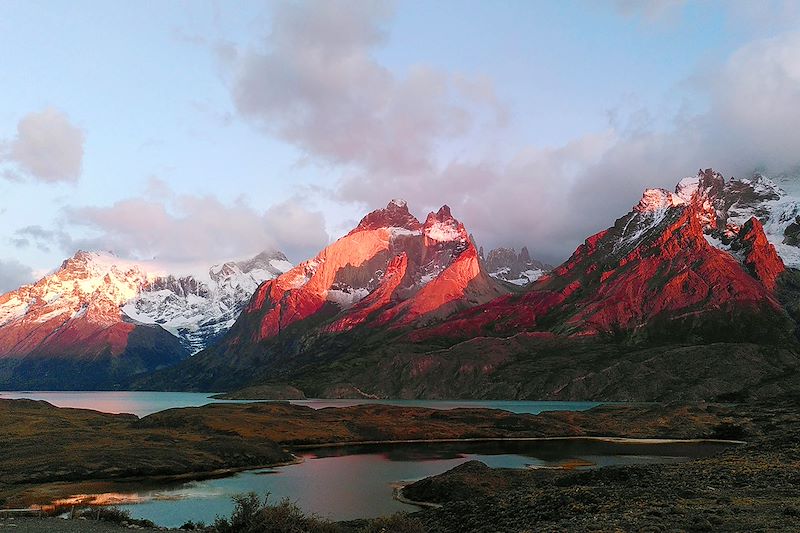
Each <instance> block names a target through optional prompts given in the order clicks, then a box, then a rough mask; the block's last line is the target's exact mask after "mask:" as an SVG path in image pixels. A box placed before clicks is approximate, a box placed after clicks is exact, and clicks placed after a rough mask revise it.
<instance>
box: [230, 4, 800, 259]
mask: <svg viewBox="0 0 800 533" xmlns="http://www.w3.org/2000/svg"><path fill="white" fill-rule="evenodd" d="M682 5H683V2H681V1H669V0H665V1H656V2H650V3H646V4H641V5H640V4H638V3H630V2H619V3H618V8H619V9H620V10H622V11H623V12H629V13H631V14H632V15H633V16H643V17H645V18H657V17H659V16H661V15H662V14H664V13H668V12H674V11H675V10H676V9H677V10H679V9H680V8H681V7H682ZM369 6H370V8H369V9H363V10H361V9H356V8H355V7H354V6H353V4H350V3H344V2H325V3H322V4H318V3H314V4H312V3H310V2H296V3H286V4H280V5H278V6H277V12H276V13H275V17H274V22H273V25H272V29H271V32H270V33H269V34H268V35H267V36H266V37H265V39H264V42H263V43H260V44H259V45H258V46H256V47H254V48H253V49H250V50H245V51H241V50H238V51H233V52H232V53H231V55H230V57H231V60H230V61H231V63H230V66H231V69H232V72H233V76H232V81H231V84H230V92H231V97H232V99H233V101H234V103H235V105H236V109H237V111H238V113H239V115H240V116H241V117H243V118H244V119H246V120H248V121H251V122H254V123H256V124H258V126H259V127H260V128H261V129H262V130H263V131H265V132H266V133H268V134H270V135H273V136H276V137H278V138H280V139H283V140H284V141H286V142H289V143H291V144H293V145H295V146H296V147H297V148H299V149H300V150H301V151H302V152H303V153H304V154H306V156H307V157H308V158H310V159H311V160H314V161H318V162H320V163H322V164H327V165H338V166H339V168H341V170H342V175H341V180H340V181H339V183H338V185H337V187H336V190H335V191H334V195H335V197H336V198H337V199H339V200H340V201H342V202H345V203H353V204H355V205H358V206H359V207H360V208H362V207H364V206H367V207H369V208H375V207H379V206H382V205H385V203H386V201H387V199H388V198H391V197H395V196H397V197H405V198H406V199H407V200H408V201H409V202H410V204H411V205H412V206H421V207H426V208H429V207H434V206H435V204H436V203H445V202H446V203H448V204H450V205H451V207H453V209H454V212H455V214H456V215H457V216H459V217H460V218H461V219H462V220H464V222H465V223H466V224H467V226H468V228H470V230H471V231H472V232H474V233H475V234H476V237H477V238H478V240H479V241H480V242H482V243H484V244H486V245H487V246H495V245H506V244H512V245H516V246H521V245H533V248H534V250H535V254H536V255H538V256H539V257H542V258H543V259H545V260H549V261H555V262H558V261H560V260H562V259H564V258H565V257H566V256H568V255H569V254H570V253H571V252H572V250H573V249H574V248H575V246H576V245H577V244H579V243H580V242H581V241H582V240H583V239H584V238H585V237H587V236H588V235H590V234H592V233H594V232H596V231H599V230H601V229H603V228H605V227H607V226H609V225H610V224H611V223H612V222H613V221H614V220H615V219H616V218H617V217H619V216H622V215H623V214H625V213H626V212H627V211H628V210H629V209H630V207H631V206H632V205H634V204H635V203H636V201H637V200H638V198H639V196H640V194H641V192H642V190H643V189H645V188H647V187H654V186H663V187H672V186H674V184H675V183H676V182H677V181H678V180H679V179H680V178H682V177H684V176H686V175H689V174H694V173H695V172H696V171H697V170H698V169H699V168H706V167H714V168H716V169H718V170H720V171H722V172H724V173H726V174H728V175H731V174H733V175H737V176H742V175H749V174H750V173H751V172H752V171H753V170H754V169H756V168H762V169H768V170H771V171H775V172H780V171H784V170H786V169H789V168H792V167H794V166H795V165H797V164H798V163H800V136H799V135H797V134H796V128H797V124H798V123H800V121H799V119H800V32H795V33H786V34H783V35H781V36H779V37H775V38H770V39H763V40H758V41H754V42H751V43H750V44H748V45H746V46H743V47H742V48H741V49H739V50H738V51H737V52H735V53H734V54H733V55H731V56H730V57H729V58H728V60H727V61H726V62H725V63H724V64H723V65H719V66H718V67H716V68H711V69H708V68H707V69H706V70H704V71H702V72H697V73H696V75H695V76H694V77H693V78H692V79H691V80H687V85H688V86H689V87H690V88H689V91H690V92H691V97H692V99H693V100H696V101H704V102H707V105H706V106H705V108H704V109H703V110H702V111H700V112H695V113H692V114H689V113H687V112H686V111H681V112H679V113H677V114H676V115H675V116H673V117H668V118H667V119H666V120H664V119H662V120H659V121H652V120H638V119H637V120H628V121H627V122H626V121H622V122H620V121H614V122H612V123H610V124H609V127H608V129H607V130H606V131H602V132H595V133H592V134H588V135H586V136H584V137H582V138H578V139H574V140H573V141H571V142H569V143H566V144H564V145H563V146H558V147H554V148H547V149H543V148H539V147H527V148H524V149H522V150H521V151H520V152H519V153H517V154H516V155H515V156H514V157H511V158H509V159H507V160H485V159H480V158H478V159H467V158H464V157H450V158H447V157H444V156H443V154H446V153H448V150H442V147H443V146H445V147H446V146H448V143H451V144H455V145H458V143H459V142H461V141H463V140H465V139H466V138H467V137H468V136H469V132H470V130H471V128H474V126H475V124H476V123H478V122H479V121H481V120H482V118H484V117H486V116H487V115H491V114H494V115H495V117H500V116H502V115H503V112H502V110H503V109H504V107H503V105H502V103H500V102H498V100H497V98H496V96H495V93H494V90H493V88H492V85H491V82H490V81H486V80H484V81H483V85H482V91H474V90H473V91H468V90H464V89H463V87H464V84H463V83H460V81H459V80H461V81H463V80H464V79H467V78H466V77H465V76H463V75H461V74H458V73H452V72H444V71H441V70H437V69H432V68H428V67H425V66H423V65H418V66H414V67H412V68H411V69H410V70H409V71H408V72H407V73H406V75H405V76H403V77H401V76H398V75H396V74H395V73H393V72H391V71H390V70H389V69H388V68H386V67H385V66H383V65H381V64H380V63H379V62H378V61H377V60H376V59H375V57H374V51H375V49H376V47H379V46H381V45H382V44H383V43H385V41H386V39H387V38H388V36H387V34H386V32H385V30H384V26H385V24H386V22H387V18H388V17H389V16H390V14H391V12H390V10H388V9H387V8H386V6H385V5H384V4H380V3H375V4H370V5H369ZM475 79H481V78H480V77H479V76H478V77H475ZM472 87H473V88H475V87H477V85H475V83H473V85H472ZM477 94H480V95H481V96H480V97H478V96H476V95H477ZM647 116H649V111H648V110H646V109H644V110H637V112H635V113H633V114H632V117H633V118H637V117H638V118H639V119H640V118H641V117H645V118H646V117H647ZM498 122H502V121H498ZM656 122H657V123H658V124H659V125H660V126H658V127H656V126H655V125H654V124H655V123H656ZM665 123H666V124H667V125H666V126H664V125H663V124H665ZM451 152H453V153H458V151H451Z"/></svg>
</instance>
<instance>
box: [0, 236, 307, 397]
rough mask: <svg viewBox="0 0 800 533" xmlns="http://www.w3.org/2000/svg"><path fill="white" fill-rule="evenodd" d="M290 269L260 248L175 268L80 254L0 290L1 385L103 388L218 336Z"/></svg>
mask: <svg viewBox="0 0 800 533" xmlns="http://www.w3.org/2000/svg"><path fill="white" fill-rule="evenodd" d="M291 266H292V265H291V264H290V263H289V262H288V261H287V260H286V257H285V256H284V255H283V254H281V253H280V252H264V253H261V254H259V255H257V256H255V257H253V258H251V259H249V260H246V261H239V262H234V261H231V262H226V263H224V264H220V265H216V266H213V267H211V268H210V269H208V270H203V269H200V270H199V272H198V273H194V274H184V275H174V274H166V273H164V269H163V267H161V266H159V265H156V264H147V263H138V264H137V263H133V262H130V261H125V260H122V259H120V258H118V257H115V256H113V255H112V254H109V253H99V252H85V251H79V252H77V253H76V254H75V255H74V256H73V257H71V258H69V259H67V260H65V261H64V262H63V263H62V265H61V267H60V268H58V269H57V270H56V271H55V272H53V273H52V274H50V275H47V276H45V277H43V278H42V279H40V280H39V281H37V282H36V283H34V284H31V285H25V286H23V287H20V288H19V289H17V290H15V291H12V292H9V293H7V294H4V295H2V296H0V388H11V389H20V388H23V389H24V388H50V389H64V388H67V389H72V388H75V389H86V388H89V389H91V388H108V387H113V386H117V385H120V384H121V383H124V382H125V381H127V380H128V379H129V378H130V376H131V375H135V374H139V373H143V372H149V371H152V370H155V369H157V368H161V367H165V366H170V365H173V364H175V363H177V362H178V361H180V360H182V359H184V358H186V357H188V356H189V355H190V354H192V353H194V352H196V351H199V350H202V349H203V348H205V347H207V346H209V345H210V344H212V343H213V342H214V341H215V340H216V339H217V338H218V337H219V336H220V335H222V334H224V333H225V332H226V331H227V330H228V329H229V328H230V327H231V326H232V325H233V322H234V321H235V320H236V318H237V317H238V315H239V313H240V312H241V310H242V308H243V307H244V305H245V304H246V303H247V301H248V300H249V298H250V296H251V295H252V294H253V292H254V291H255V290H256V288H257V287H258V286H259V284H260V283H262V282H263V281H265V280H267V279H270V278H273V277H275V276H276V275H279V274H281V273H282V272H284V271H286V270H288V269H290V268H291Z"/></svg>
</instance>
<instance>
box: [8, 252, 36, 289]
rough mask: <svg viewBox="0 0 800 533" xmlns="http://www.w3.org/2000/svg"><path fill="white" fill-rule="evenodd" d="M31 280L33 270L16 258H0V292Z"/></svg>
mask: <svg viewBox="0 0 800 533" xmlns="http://www.w3.org/2000/svg"><path fill="white" fill-rule="evenodd" d="M31 281H33V271H32V270H31V268H30V267H29V266H26V265H23V264H22V263H20V262H19V261H17V260H16V259H8V260H3V259H0V294H5V293H6V292H8V291H12V290H14V289H16V288H18V287H19V286H21V285H24V284H26V283H30V282H31Z"/></svg>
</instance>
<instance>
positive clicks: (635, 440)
mask: <svg viewBox="0 0 800 533" xmlns="http://www.w3.org/2000/svg"><path fill="white" fill-rule="evenodd" d="M560 440H588V441H595V442H608V443H617V444H654V445H655V444H731V445H742V444H747V442H746V441H742V440H727V439H699V438H696V439H672V438H669V439H668V438H640V437H615V436H578V435H568V436H563V437H474V438H463V439H456V438H454V439H398V440H361V441H351V442H327V443H322V444H296V445H291V446H287V448H288V449H294V450H313V449H315V448H342V447H347V446H372V445H394V444H448V443H459V442H477V443H480V442H537V441H538V442H544V441H560Z"/></svg>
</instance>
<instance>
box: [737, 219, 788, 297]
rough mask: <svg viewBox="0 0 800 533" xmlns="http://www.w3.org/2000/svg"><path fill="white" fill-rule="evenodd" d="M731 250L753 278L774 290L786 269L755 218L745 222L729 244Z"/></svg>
mask: <svg viewBox="0 0 800 533" xmlns="http://www.w3.org/2000/svg"><path fill="white" fill-rule="evenodd" d="M730 246H731V250H733V251H735V252H738V253H739V254H741V256H742V263H743V264H744V266H745V267H746V268H747V270H748V271H749V272H750V274H751V275H753V277H755V278H756V279H759V280H761V282H762V283H763V284H764V285H765V286H766V287H767V288H768V289H770V290H774V289H775V286H776V284H777V279H778V276H780V275H781V274H782V273H783V272H784V271H785V270H786V267H785V266H784V264H783V261H782V260H781V258H780V256H778V252H776V251H775V247H774V246H773V245H772V244H771V243H770V242H769V240H767V235H766V234H765V233H764V227H763V226H762V225H761V222H759V220H758V219H757V218H755V217H751V218H750V219H749V220H748V221H747V222H745V223H744V224H743V225H742V227H741V229H740V230H739V234H738V235H737V236H736V238H735V239H734V240H733V241H732V242H731V245H730Z"/></svg>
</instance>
